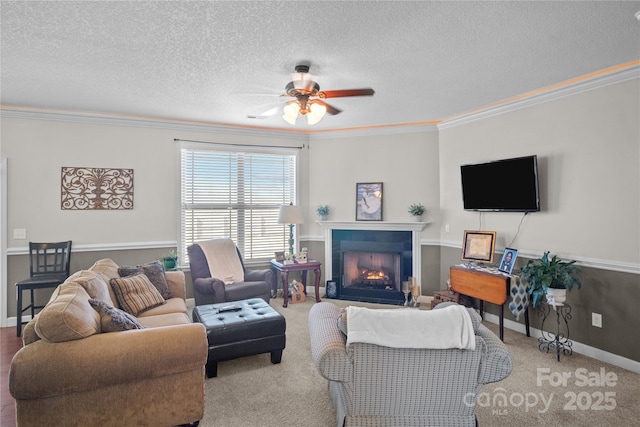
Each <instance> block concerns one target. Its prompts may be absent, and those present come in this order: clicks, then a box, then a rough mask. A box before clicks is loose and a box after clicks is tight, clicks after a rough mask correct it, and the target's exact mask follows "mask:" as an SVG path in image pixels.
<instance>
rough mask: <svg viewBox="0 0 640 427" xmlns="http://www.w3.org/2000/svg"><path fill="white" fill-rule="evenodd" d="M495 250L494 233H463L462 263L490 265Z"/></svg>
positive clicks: (475, 231)
mask: <svg viewBox="0 0 640 427" xmlns="http://www.w3.org/2000/svg"><path fill="white" fill-rule="evenodd" d="M495 249H496V232H495V231H477V230H465V231H464V240H463V241H462V260H463V261H468V262H482V263H487V264H492V263H493V252H494V251H495Z"/></svg>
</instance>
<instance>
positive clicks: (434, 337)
mask: <svg viewBox="0 0 640 427" xmlns="http://www.w3.org/2000/svg"><path fill="white" fill-rule="evenodd" d="M356 342H361V343H369V344H377V345H380V346H384V347H395V348H432V349H446V348H459V349H467V350H474V349H475V347H476V340H475V334H474V333H473V324H472V323H471V316H469V313H468V312H467V309H466V308H465V307H463V306H461V305H451V306H448V307H445V308H441V309H437V310H431V311H426V310H416V309H411V308H400V309H391V310H386V309H382V310H372V309H368V308H364V307H352V306H349V307H348V308H347V346H349V345H350V344H352V343H356Z"/></svg>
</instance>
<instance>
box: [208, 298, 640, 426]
mask: <svg viewBox="0 0 640 427" xmlns="http://www.w3.org/2000/svg"><path fill="white" fill-rule="evenodd" d="M325 301H330V302H333V303H335V304H336V305H338V306H341V307H346V306H347V305H359V306H367V307H371V308H375V307H379V308H383V307H384V308H389V307H390V306H388V305H387V306H380V305H375V304H364V303H363V304H360V303H353V302H348V301H338V300H325ZM313 304H314V300H313V298H307V300H306V302H304V303H301V304H289V306H288V307H287V308H283V307H282V298H277V299H273V300H271V306H272V307H273V308H274V309H276V310H277V311H278V312H280V313H281V314H282V315H283V316H284V317H285V318H286V321H287V345H286V348H285V350H284V352H283V356H282V363H280V364H277V365H273V364H271V362H270V356H269V354H268V353H266V354H261V355H257V356H250V357H243V358H239V359H235V360H230V361H225V362H220V363H218V376H217V377H216V378H209V379H207V380H206V384H205V387H206V398H205V399H206V403H205V416H204V418H203V419H202V421H201V422H200V426H203V427H249V426H256V427H257V426H260V427H280V426H283V425H285V426H304V427H329V426H335V424H336V422H335V411H334V408H333V404H332V402H331V399H330V397H329V391H328V388H327V381H326V380H325V379H324V378H322V377H321V376H320V374H319V373H318V371H317V370H316V369H315V366H314V365H313V362H312V361H311V346H310V342H309V329H308V314H309V310H310V309H311V307H312V306H313ZM485 324H486V325H487V327H489V328H490V329H491V330H492V331H494V332H496V333H497V331H498V327H497V325H494V324H492V323H486V322H485ZM532 326H533V327H538V325H535V324H533V325H532ZM505 344H506V346H507V348H508V350H509V352H510V354H511V356H512V357H513V361H514V362H513V372H512V374H511V375H510V376H509V377H508V378H506V379H505V380H503V381H500V382H498V383H493V384H488V385H486V386H484V387H483V388H482V390H481V392H480V395H479V397H478V404H477V406H476V414H477V418H478V422H479V424H480V426H514V427H515V426H518V427H528V426H540V425H546V426H563V427H567V426H576V427H577V426H599V427H606V426H616V427H618V426H631V425H638V420H640V405H638V391H640V375H638V374H635V373H633V372H630V371H627V370H624V369H622V368H618V367H616V366H612V365H609V364H606V363H603V362H600V361H597V360H594V359H590V358H587V357H584V356H582V355H579V354H575V353H574V354H573V355H570V356H565V355H563V356H562V357H561V360H560V362H558V361H557V360H556V357H555V354H550V353H549V354H548V353H544V352H540V351H539V350H538V342H537V339H536V338H527V337H526V336H525V335H524V334H520V333H518V332H514V331H511V330H508V329H507V330H505ZM425 381H428V379H427V378H425Z"/></svg>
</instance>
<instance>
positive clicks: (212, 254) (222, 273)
mask: <svg viewBox="0 0 640 427" xmlns="http://www.w3.org/2000/svg"><path fill="white" fill-rule="evenodd" d="M198 245H200V247H201V248H202V252H204V256H205V257H206V258H207V264H208V265H209V272H210V273H211V277H215V278H216V279H220V280H222V281H223V282H224V283H225V284H226V285H229V284H231V283H240V282H244V270H243V269H242V263H241V262H240V258H238V252H237V251H236V244H235V243H234V242H233V240H231V239H214V240H207V241H204V242H198Z"/></svg>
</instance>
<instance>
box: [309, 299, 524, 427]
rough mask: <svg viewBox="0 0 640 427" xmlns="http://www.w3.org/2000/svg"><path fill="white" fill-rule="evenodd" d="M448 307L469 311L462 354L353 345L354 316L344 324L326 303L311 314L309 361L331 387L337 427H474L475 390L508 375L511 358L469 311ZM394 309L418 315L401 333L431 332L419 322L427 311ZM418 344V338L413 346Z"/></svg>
mask: <svg viewBox="0 0 640 427" xmlns="http://www.w3.org/2000/svg"><path fill="white" fill-rule="evenodd" d="M441 305H444V304H441ZM350 308H351V307H350ZM453 308H455V309H456V310H458V311H460V310H459V309H461V310H465V311H468V313H469V316H470V319H469V318H467V319H466V320H467V327H466V334H465V335H466V343H467V344H468V345H467V346H466V348H465V346H462V347H461V348H444V347H446V346H443V348H410V347H411V344H409V347H406V348H401V347H398V346H396V347H389V346H386V345H378V344H372V343H367V342H355V341H357V340H353V341H351V338H349V335H350V334H352V333H358V332H361V331H362V330H360V331H358V330H356V331H352V329H351V328H350V326H349V325H350V322H351V320H350V319H351V311H349V312H348V313H349V314H348V316H347V317H346V319H345V314H344V313H341V310H340V308H339V307H338V306H336V305H335V304H333V303H330V302H321V303H318V304H315V305H314V306H313V307H312V308H311V310H310V311H309V332H310V338H311V357H312V359H313V362H314V364H315V366H316V368H317V369H318V371H319V373H320V375H321V376H322V377H324V378H326V379H327V380H329V392H330V394H331V399H332V400H333V404H334V406H335V409H336V425H337V426H338V427H343V426H367V427H372V426H390V425H394V426H469V427H472V426H475V425H476V417H475V406H476V397H477V396H478V393H479V392H480V389H481V388H482V386H483V385H484V384H487V383H491V382H496V381H500V380H502V379H504V378H506V377H507V376H509V374H510V373H511V368H512V359H511V356H510V355H509V353H508V351H507V349H506V347H505V345H504V344H503V343H502V341H500V339H499V338H498V337H497V336H496V335H495V334H494V333H493V332H491V331H490V330H489V329H487V327H486V326H484V325H482V323H481V319H480V316H479V315H478V314H477V313H476V312H475V311H474V310H473V309H466V308H464V307H462V306H457V307H453ZM395 310H413V311H414V312H415V313H409V315H408V318H407V320H408V321H409V322H407V323H405V324H404V325H406V326H402V325H400V328H403V329H404V330H410V329H413V328H414V327H415V325H416V324H417V323H420V326H419V327H427V328H428V327H429V322H428V321H427V320H426V318H422V317H421V315H423V314H424V315H426V314H428V312H426V311H423V310H415V309H402V308H399V309H395ZM372 311H387V312H388V311H389V310H372ZM433 311H441V310H433ZM381 314H382V317H381V321H380V322H381V323H378V324H379V325H380V328H379V329H390V328H389V324H388V322H390V321H392V319H391V318H390V317H391V316H390V315H388V314H387V313H381ZM459 314H460V313H459ZM461 314H462V315H463V317H466V316H464V313H461ZM416 322H417V323H416ZM374 323H375V322H374ZM425 325H426V326H425ZM394 326H396V325H394ZM391 330H393V331H398V329H391ZM447 334H449V331H448V328H447V327H446V326H445V327H442V326H439V327H437V329H435V330H433V336H432V338H430V339H429V340H428V341H436V342H438V341H447V338H448V337H447ZM398 335H401V334H400V333H398ZM450 335H451V334H450ZM419 337H420V335H416V340H415V341H416V344H419V343H418V342H417V341H419ZM416 347H417V346H416Z"/></svg>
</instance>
